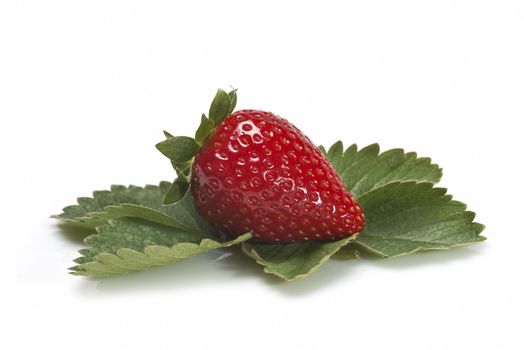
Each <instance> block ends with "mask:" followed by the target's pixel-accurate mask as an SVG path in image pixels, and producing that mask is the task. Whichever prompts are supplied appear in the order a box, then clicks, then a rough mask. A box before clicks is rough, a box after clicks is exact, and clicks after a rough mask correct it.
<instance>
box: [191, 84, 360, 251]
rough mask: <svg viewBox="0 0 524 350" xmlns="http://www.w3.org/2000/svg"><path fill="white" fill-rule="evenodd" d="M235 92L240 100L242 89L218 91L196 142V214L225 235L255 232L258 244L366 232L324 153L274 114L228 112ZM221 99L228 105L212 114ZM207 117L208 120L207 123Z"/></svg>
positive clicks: (193, 175) (193, 188)
mask: <svg viewBox="0 0 524 350" xmlns="http://www.w3.org/2000/svg"><path fill="white" fill-rule="evenodd" d="M219 94H220V95H221V97H219ZM232 96H234V102H236V91H233V92H232V93H230V94H225V93H223V92H221V91H220V90H219V93H218V94H217V97H215V101H214V102H213V104H212V108H211V110H210V118H211V119H208V120H210V121H211V120H215V121H213V124H214V125H213V127H212V128H211V127H208V128H207V129H209V131H208V132H207V133H206V137H205V139H204V140H202V142H201V143H200V145H198V146H196V147H195V151H194V153H195V157H194V161H193V164H192V168H191V174H190V177H191V179H190V188H191V194H192V196H193V200H194V204H195V208H196V210H197V211H198V213H199V214H200V215H201V216H202V217H203V218H204V219H205V220H206V221H207V222H208V223H210V224H212V225H213V226H215V227H216V228H218V229H219V230H221V231H223V232H225V233H227V234H230V235H234V236H237V235H240V234H243V233H246V232H252V233H253V236H254V238H253V239H254V240H256V241H260V242H272V243H275V242H282V243H287V242H302V241H307V240H336V239H341V238H345V237H348V236H351V235H353V234H356V233H358V232H361V231H362V230H363V228H364V214H363V213H362V210H361V208H360V206H359V204H358V203H357V201H356V200H355V199H353V197H352V196H351V194H350V193H349V192H348V190H347V189H346V188H345V187H344V184H343V183H342V180H341V179H340V177H339V176H338V175H337V173H336V172H335V170H334V169H333V167H332V166H331V164H330V163H329V161H328V160H327V159H326V158H325V156H324V155H323V154H322V152H321V151H320V150H319V149H318V148H317V147H316V146H314V145H313V143H312V142H311V141H310V140H309V139H308V138H307V137H306V136H305V135H304V134H302V132H301V131H300V130H299V129H298V128H296V127H295V126H294V125H293V124H291V123H290V122H288V121H287V120H285V119H283V118H280V117H278V116H276V115H274V114H272V113H270V112H264V111H258V110H241V111H237V112H235V113H232V114H230V113H231V111H232V109H233V108H234V102H233V101H232V100H233V97H232ZM228 98H229V102H230V103H229V104H228V103H227V100H228ZM217 99H222V100H225V102H224V103H223V104H224V105H225V106H224V108H222V112H220V113H221V116H220V117H219V118H216V117H215V118H213V115H214V114H216V108H215V112H213V105H215V107H216V105H217ZM231 105H233V108H231ZM226 107H227V108H226ZM204 118H205V117H203V119H202V125H204V124H205V123H207V124H209V122H207V121H206V122H204V121H205V120H204ZM202 125H201V128H202ZM201 128H200V129H201ZM197 134H198V132H197ZM200 138H201V139H202V137H200ZM197 139H198V137H197Z"/></svg>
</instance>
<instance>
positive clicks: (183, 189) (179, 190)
mask: <svg viewBox="0 0 524 350" xmlns="http://www.w3.org/2000/svg"><path fill="white" fill-rule="evenodd" d="M176 172H177V175H178V177H177V178H176V179H175V181H173V183H172V184H171V187H169V190H168V191H167V193H166V195H165V196H164V201H163V204H164V205H169V204H173V203H176V202H178V201H180V200H181V199H182V198H184V196H185V195H186V193H187V191H188V190H189V179H188V178H187V177H186V175H185V174H184V173H183V172H182V171H180V170H178V169H176Z"/></svg>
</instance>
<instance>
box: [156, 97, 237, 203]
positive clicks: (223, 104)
mask: <svg viewBox="0 0 524 350" xmlns="http://www.w3.org/2000/svg"><path fill="white" fill-rule="evenodd" d="M236 103H237V89H232V90H231V91H230V92H225V91H224V90H222V89H218V90H217V93H216V95H215V98H214V99H213V102H211V107H209V117H207V116H206V115H205V114H202V116H201V118H200V125H199V127H198V128H197V131H196V132H195V137H194V138H192V137H188V136H173V135H172V134H170V133H169V132H167V131H164V135H165V137H166V139H165V140H164V141H162V142H159V143H158V144H157V145H156V148H157V149H158V150H159V151H160V152H161V153H162V154H163V155H165V156H166V157H167V158H169V159H170V160H171V164H172V165H173V168H174V169H175V171H176V173H177V178H176V179H175V181H174V182H173V184H172V185H171V188H170V189H169V191H168V192H167V194H166V196H165V198H164V205H168V204H173V203H176V202H178V201H180V200H181V199H182V198H183V197H184V195H185V194H186V192H187V191H188V190H189V182H190V179H191V164H192V163H193V159H194V157H195V155H196V153H197V152H198V150H199V149H200V148H201V147H202V146H203V145H204V143H205V141H206V140H207V138H208V137H209V136H210V135H211V134H212V133H213V131H214V130H215V128H216V127H217V126H218V125H220V123H222V121H223V120H224V119H226V118H227V116H229V115H230V114H231V113H233V110H234V109H235V106H236Z"/></svg>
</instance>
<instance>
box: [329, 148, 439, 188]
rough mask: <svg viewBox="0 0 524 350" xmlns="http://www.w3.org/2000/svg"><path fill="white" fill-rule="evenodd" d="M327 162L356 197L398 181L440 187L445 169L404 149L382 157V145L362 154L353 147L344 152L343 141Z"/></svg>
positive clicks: (330, 152)
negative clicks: (431, 184)
mask: <svg viewBox="0 0 524 350" xmlns="http://www.w3.org/2000/svg"><path fill="white" fill-rule="evenodd" d="M327 158H328V160H329V161H330V162H331V164H332V165H333V167H334V168H335V170H336V171H337V173H338V174H339V175H340V177H341V178H342V181H343V182H344V184H345V185H346V188H348V189H349V190H350V191H351V193H352V194H353V195H354V196H355V197H359V196H360V195H363V194H364V193H366V192H368V191H371V190H373V189H375V188H378V187H380V186H384V185H386V184H388V183H392V182H396V181H418V182H432V183H437V182H438V181H440V178H441V177H442V169H440V168H439V167H438V165H436V164H432V163H431V159H430V158H418V157H417V154H416V153H413V152H411V153H405V152H404V151H403V150H402V149H392V150H389V151H386V152H383V153H380V147H379V145H378V144H373V145H370V146H367V147H365V148H363V149H361V150H360V151H359V150H358V149H357V146H356V145H352V146H350V147H349V148H347V149H346V150H345V151H343V145H342V142H340V141H339V142H337V143H335V144H334V145H333V146H331V148H330V149H329V151H328V152H327Z"/></svg>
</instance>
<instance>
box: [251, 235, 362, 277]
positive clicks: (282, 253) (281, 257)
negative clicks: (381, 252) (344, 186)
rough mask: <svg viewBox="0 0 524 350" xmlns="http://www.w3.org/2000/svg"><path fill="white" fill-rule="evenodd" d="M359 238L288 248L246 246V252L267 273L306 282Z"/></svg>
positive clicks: (311, 242) (276, 245) (258, 244)
mask: <svg viewBox="0 0 524 350" xmlns="http://www.w3.org/2000/svg"><path fill="white" fill-rule="evenodd" d="M354 238H355V236H352V237H348V238H345V239H342V240H339V241H334V242H313V241H310V242H302V243H287V244H265V243H249V242H246V243H243V244H242V251H243V252H244V253H245V254H247V255H248V256H250V257H252V258H253V259H255V260H256V262H257V263H259V264H260V265H262V266H264V271H265V272H266V273H270V274H274V275H276V276H278V277H280V278H283V279H284V280H286V281H293V280H296V279H299V278H304V277H307V276H309V275H310V274H312V273H313V272H315V271H316V270H317V269H318V268H319V267H320V266H322V265H323V264H324V263H325V262H326V261H327V260H328V259H329V258H330V257H331V256H332V255H333V254H335V253H336V252H337V251H338V250H339V249H340V248H342V247H343V246H345V245H346V244H348V243H349V242H350V241H351V240H353V239H354Z"/></svg>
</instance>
